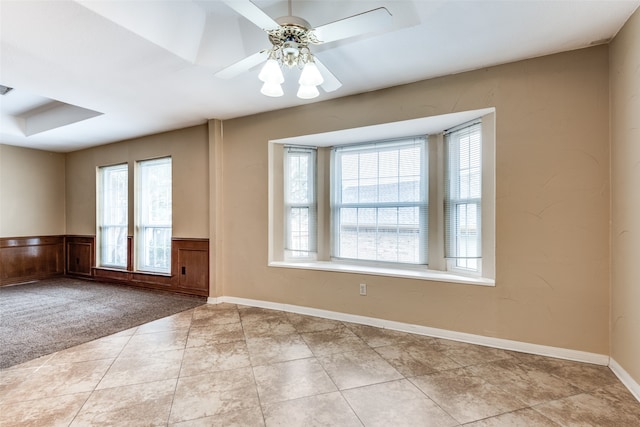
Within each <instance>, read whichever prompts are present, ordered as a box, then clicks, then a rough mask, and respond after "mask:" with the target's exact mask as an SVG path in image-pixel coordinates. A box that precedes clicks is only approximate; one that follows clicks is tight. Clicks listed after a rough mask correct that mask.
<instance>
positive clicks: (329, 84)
mask: <svg viewBox="0 0 640 427" xmlns="http://www.w3.org/2000/svg"><path fill="white" fill-rule="evenodd" d="M314 61H315V63H316V65H317V66H318V70H320V74H322V77H324V82H323V83H322V84H321V85H320V86H322V89H324V91H325V92H333V91H334V90H337V89H339V88H340V86H342V83H340V80H338V78H337V77H336V76H334V75H333V73H332V72H331V71H329V69H328V68H327V67H326V66H325V65H324V64H323V63H322V61H320V60H319V59H318V57H317V56H314Z"/></svg>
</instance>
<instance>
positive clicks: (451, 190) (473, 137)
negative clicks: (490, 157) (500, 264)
mask: <svg viewBox="0 0 640 427" xmlns="http://www.w3.org/2000/svg"><path fill="white" fill-rule="evenodd" d="M445 156H446V160H445V173H446V181H445V257H446V258H449V259H451V260H452V265H453V267H454V268H459V269H464V270H470V271H478V270H479V259H480V258H481V257H482V252H481V249H482V239H481V236H482V230H481V224H482V222H481V215H482V211H481V201H482V182H481V180H482V127H481V124H480V123H477V122H476V123H471V124H467V125H463V126H460V127H458V128H455V129H453V130H451V131H448V132H446V133H445Z"/></svg>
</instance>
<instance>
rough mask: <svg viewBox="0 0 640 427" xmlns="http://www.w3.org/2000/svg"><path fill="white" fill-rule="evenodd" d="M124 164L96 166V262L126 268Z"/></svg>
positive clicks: (125, 187)
mask: <svg viewBox="0 0 640 427" xmlns="http://www.w3.org/2000/svg"><path fill="white" fill-rule="evenodd" d="M128 173H129V168H128V165H127V164H122V165H115V166H103V167H100V168H98V182H99V184H98V185H99V193H98V194H99V197H98V242H99V243H98V248H99V249H98V252H99V265H100V266H102V267H111V268H127V227H128V206H129V204H128V198H129V193H128V191H129V190H128V188H129V187H128V182H129V176H128Z"/></svg>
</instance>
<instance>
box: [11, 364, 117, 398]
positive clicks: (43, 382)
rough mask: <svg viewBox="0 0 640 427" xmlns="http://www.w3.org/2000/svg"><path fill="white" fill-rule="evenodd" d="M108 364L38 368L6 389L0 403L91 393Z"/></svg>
mask: <svg viewBox="0 0 640 427" xmlns="http://www.w3.org/2000/svg"><path fill="white" fill-rule="evenodd" d="M110 364H111V360H91V361H87V362H77V363H67V364H64V365H48V366H42V367H40V368H39V369H38V370H37V371H36V372H34V373H33V374H31V375H29V376H28V377H27V378H25V380H24V381H19V382H17V383H16V384H15V386H13V387H10V388H6V389H5V390H4V391H3V392H2V394H1V395H0V401H2V402H3V403H5V402H21V401H25V400H36V399H42V398H46V397H54V396H63V395H66V394H76V393H82V392H85V391H92V390H93V389H94V388H95V387H96V386H97V385H98V383H99V382H100V379H102V377H103V375H104V374H105V372H106V371H107V369H108V368H109V365H110Z"/></svg>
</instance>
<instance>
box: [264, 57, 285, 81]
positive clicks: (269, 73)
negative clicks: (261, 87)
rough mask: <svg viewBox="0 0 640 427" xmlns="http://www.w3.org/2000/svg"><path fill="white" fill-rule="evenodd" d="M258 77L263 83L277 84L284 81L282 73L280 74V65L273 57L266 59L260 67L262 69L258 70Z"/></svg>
mask: <svg viewBox="0 0 640 427" xmlns="http://www.w3.org/2000/svg"><path fill="white" fill-rule="evenodd" d="M258 78H259V79H260V80H262V81H263V82H265V83H272V84H276V85H278V86H279V85H281V84H282V83H284V75H283V74H282V70H281V69H280V65H279V64H278V61H276V60H275V59H273V58H270V59H269V60H267V62H266V63H265V64H264V66H263V67H262V70H260V74H258Z"/></svg>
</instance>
